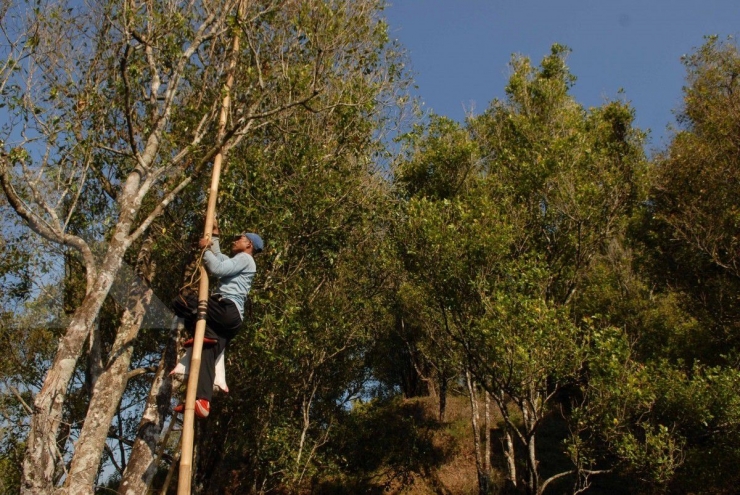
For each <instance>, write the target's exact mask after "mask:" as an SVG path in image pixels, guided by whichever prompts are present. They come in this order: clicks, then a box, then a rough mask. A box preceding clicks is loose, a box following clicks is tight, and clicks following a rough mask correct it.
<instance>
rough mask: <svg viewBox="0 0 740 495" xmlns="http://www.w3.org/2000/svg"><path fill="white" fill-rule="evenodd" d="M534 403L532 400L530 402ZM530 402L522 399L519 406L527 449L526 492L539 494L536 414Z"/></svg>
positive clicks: (534, 494)
mask: <svg viewBox="0 0 740 495" xmlns="http://www.w3.org/2000/svg"><path fill="white" fill-rule="evenodd" d="M531 403H534V402H531ZM531 403H530V402H528V401H527V400H522V401H521V402H520V404H519V407H520V408H521V411H522V421H523V423H524V429H525V439H524V440H525V444H526V445H525V447H526V449H527V493H529V494H531V495H539V493H540V476H539V469H538V465H537V448H536V435H535V433H536V423H537V416H536V413H535V411H534V408H533V407H531Z"/></svg>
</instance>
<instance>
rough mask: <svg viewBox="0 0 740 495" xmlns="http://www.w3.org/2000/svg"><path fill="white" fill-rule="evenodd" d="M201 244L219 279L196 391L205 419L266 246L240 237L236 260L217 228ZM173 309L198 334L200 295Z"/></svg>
mask: <svg viewBox="0 0 740 495" xmlns="http://www.w3.org/2000/svg"><path fill="white" fill-rule="evenodd" d="M199 244H200V247H201V248H202V249H206V248H208V249H207V250H206V251H205V252H204V253H203V262H204V264H205V267H206V270H207V271H208V273H209V274H210V275H213V276H215V277H218V279H219V280H218V285H217V286H216V288H215V290H214V291H213V293H212V294H211V296H210V297H209V299H208V309H207V311H206V333H205V338H204V339H203V353H202V361H201V366H200V373H199V374H198V387H197V391H196V401H195V415H196V416H198V417H200V418H205V417H207V416H208V414H209V413H210V410H211V397H212V395H213V383H214V380H215V378H216V359H217V358H218V356H219V354H221V352H223V351H224V350H225V349H226V347H227V346H228V344H229V342H230V341H231V339H233V338H234V337H235V336H236V334H237V333H238V332H239V330H240V329H241V327H242V321H243V319H244V305H245V302H246V300H247V296H248V295H249V291H250V290H251V288H252V280H253V279H254V276H255V274H256V273H257V265H256V264H255V262H254V258H253V256H254V255H255V254H257V253H259V252H261V251H262V249H263V248H264V243H263V241H262V238H261V237H260V236H259V235H257V234H254V233H251V232H245V233H243V234H239V235H238V236H236V237H235V238H234V241H233V242H232V244H231V252H232V254H233V257H231V258H230V257H228V256H226V255H225V254H222V253H221V249H220V246H219V230H218V226H216V225H214V227H213V234H212V237H211V240H210V241H209V240H208V239H207V238H201V239H200V242H199ZM173 309H174V310H175V313H176V314H177V316H179V317H181V318H184V319H185V328H186V329H187V330H188V331H190V332H194V331H195V323H196V321H197V310H198V297H197V295H196V294H190V295H187V296H184V295H181V296H179V297H178V298H177V299H176V300H175V301H174V302H173ZM192 342H193V339H190V340H188V341H187V342H186V343H185V345H186V346H188V345H192ZM174 410H175V412H178V413H181V412H184V410H185V405H184V404H180V405H178V406H177V407H175V409H174Z"/></svg>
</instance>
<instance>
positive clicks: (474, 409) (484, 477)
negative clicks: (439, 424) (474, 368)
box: [465, 369, 491, 495]
mask: <svg viewBox="0 0 740 495" xmlns="http://www.w3.org/2000/svg"><path fill="white" fill-rule="evenodd" d="M465 382H466V384H467V386H468V396H469V397H470V412H471V414H470V416H471V422H472V426H473V446H474V450H475V469H476V471H477V473H478V493H480V495H487V494H488V493H489V490H490V486H491V480H490V477H489V474H488V471H486V467H485V466H486V461H485V459H484V458H483V451H484V450H486V448H485V447H481V431H480V411H479V409H478V396H477V395H478V394H477V393H476V391H475V384H474V383H473V379H472V376H471V373H470V370H467V369H466V370H465Z"/></svg>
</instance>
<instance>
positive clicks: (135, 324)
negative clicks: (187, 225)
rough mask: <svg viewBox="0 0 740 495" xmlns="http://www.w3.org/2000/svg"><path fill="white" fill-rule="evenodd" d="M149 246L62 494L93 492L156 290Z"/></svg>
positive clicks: (147, 244) (146, 244) (142, 255)
mask: <svg viewBox="0 0 740 495" xmlns="http://www.w3.org/2000/svg"><path fill="white" fill-rule="evenodd" d="M150 247H151V239H147V240H146V241H145V242H144V245H143V246H142V248H141V250H140V252H139V263H137V265H138V268H139V270H138V271H139V272H140V273H142V272H143V273H144V274H145V275H144V279H145V280H141V279H137V280H133V281H132V288H131V289H130V292H129V297H128V301H127V304H126V308H125V310H124V313H123V316H122V318H121V325H120V326H119V328H118V331H117V334H116V340H115V342H114V344H113V347H112V348H111V352H110V357H109V359H108V363H107V366H106V367H105V369H104V370H103V371H102V373H101V374H100V376H99V377H98V379H97V380H96V381H95V385H94V387H93V393H92V397H91V398H90V404H89V405H88V409H87V416H86V417H85V423H84V425H83V427H82V431H81V432H80V437H79V439H78V440H77V448H76V449H75V452H74V455H73V456H72V462H71V465H70V469H69V473H68V475H67V478H66V480H65V483H64V487H63V489H61V490H59V493H60V494H63V495H77V494H80V493H91V494H92V493H93V492H94V483H95V478H96V477H97V474H98V469H99V468H100V459H101V453H102V451H103V449H104V447H105V441H106V438H107V437H108V429H109V427H110V424H111V421H112V419H113V416H114V415H115V413H116V411H117V410H118V405H119V403H120V401H121V397H122V396H123V392H124V390H125V389H126V384H127V383H128V369H129V366H130V364H131V355H132V353H133V348H134V341H135V340H136V337H137V336H138V334H139V330H140V328H141V323H142V321H143V320H144V316H145V315H146V310H147V306H148V305H149V303H150V301H151V298H152V293H153V291H152V289H151V288H150V287H148V285H147V284H148V283H149V282H151V278H152V276H153V269H152V267H151V266H150V263H149V255H150ZM142 268H144V269H143V270H142Z"/></svg>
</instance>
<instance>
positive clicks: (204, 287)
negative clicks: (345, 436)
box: [177, 2, 243, 495]
mask: <svg viewBox="0 0 740 495" xmlns="http://www.w3.org/2000/svg"><path fill="white" fill-rule="evenodd" d="M242 5H243V2H240V4H239V8H238V13H239V16H241V13H242ZM238 54H239V31H238V29H236V30H235V31H234V37H233V40H232V47H231V61H230V63H229V68H228V72H227V76H226V83H225V85H224V97H223V100H222V103H221V112H220V115H219V122H218V136H217V139H218V142H221V141H223V139H224V137H225V135H226V122H227V119H228V115H229V108H230V106H231V88H232V86H233V85H234V70H235V68H236V60H237V57H238ZM222 162H223V152H222V150H219V152H218V154H216V157H215V158H214V160H213V171H212V172H211V188H210V190H209V192H208V208H207V209H206V225H205V229H204V231H205V232H204V234H203V237H205V238H206V239H209V240H210V239H211V236H212V234H213V223H214V216H215V213H216V200H217V198H218V182H219V179H220V178H221V164H222ZM207 309H208V274H207V273H206V270H205V269H204V268H203V267H202V266H201V267H200V283H199V285H198V321H197V322H196V324H195V338H194V341H193V353H192V357H191V358H190V376H189V378H188V388H187V394H186V396H185V412H184V415H183V426H182V442H181V451H180V473H179V477H178V482H177V495H190V493H191V492H190V490H191V482H192V477H193V476H192V473H193V439H194V436H195V435H194V428H193V427H194V423H195V393H196V389H197V387H198V375H199V374H200V362H201V356H202V354H203V337H204V336H205V333H206V311H207Z"/></svg>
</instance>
